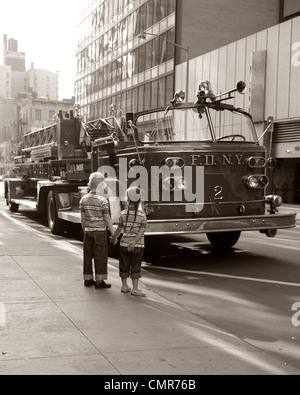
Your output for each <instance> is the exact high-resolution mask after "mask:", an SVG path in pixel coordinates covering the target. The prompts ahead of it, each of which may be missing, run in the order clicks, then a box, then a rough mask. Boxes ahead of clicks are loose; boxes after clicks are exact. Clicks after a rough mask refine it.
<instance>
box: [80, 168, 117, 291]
mask: <svg viewBox="0 0 300 395" xmlns="http://www.w3.org/2000/svg"><path fill="white" fill-rule="evenodd" d="M103 181H104V176H103V175H102V174H101V173H99V172H95V173H92V174H91V175H90V178H89V188H90V192H89V193H88V194H87V195H85V196H84V197H83V198H82V199H81V200H80V209H81V225H82V229H83V232H84V242H83V251H84V254H83V255H84V258H83V277H84V285H85V286H86V287H92V286H95V288H96V289H102V288H110V287H111V284H107V283H106V282H105V281H104V280H106V279H107V261H108V242H107V228H108V229H109V231H110V233H111V234H113V233H114V228H113V225H112V220H111V217H110V214H109V202H108V200H107V199H106V198H104V197H103V196H101V191H103V192H104V188H103V187H104V186H105V184H102V183H103ZM93 260H94V266H95V274H96V277H95V279H96V281H95V280H94V274H93Z"/></svg>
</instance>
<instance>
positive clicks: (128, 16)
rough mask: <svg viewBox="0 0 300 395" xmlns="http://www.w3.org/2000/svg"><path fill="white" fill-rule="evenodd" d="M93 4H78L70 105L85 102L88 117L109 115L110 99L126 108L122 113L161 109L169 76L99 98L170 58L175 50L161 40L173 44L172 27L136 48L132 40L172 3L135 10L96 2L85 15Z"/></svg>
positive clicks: (129, 1)
mask: <svg viewBox="0 0 300 395" xmlns="http://www.w3.org/2000/svg"><path fill="white" fill-rule="evenodd" d="M95 3H96V2H94V3H93V4H92V2H91V3H90V5H89V7H88V4H87V2H84V4H83V5H82V9H83V11H82V16H81V20H82V22H81V23H80V25H79V39H78V51H77V74H78V81H77V82H76V95H77V97H76V100H77V101H79V102H81V103H82V104H83V105H85V106H86V105H88V103H90V104H89V105H88V107H89V108H86V110H87V113H88V117H90V118H91V117H93V116H98V115H101V114H103V115H102V116H108V115H110V113H109V111H110V110H109V106H110V104H111V103H112V99H114V100H116V101H117V102H118V103H119V104H120V106H122V107H124V106H126V108H122V110H123V111H136V110H137V109H140V110H144V109H146V108H155V107H156V106H157V105H159V106H164V105H165V104H167V103H168V102H169V101H170V100H171V97H172V96H173V76H172V75H171V76H169V77H163V78H160V77H159V75H157V74H156V80H154V81H151V82H149V81H145V83H147V86H146V87H145V86H143V85H142V86H141V87H132V88H129V89H128V90H127V91H125V92H121V94H120V97H119V98H118V97H117V96H118V94H115V96H114V97H113V98H111V97H109V98H105V95H107V93H106V91H105V89H107V88H109V87H111V86H113V85H115V84H118V83H120V82H122V81H125V80H127V79H132V78H133V77H134V76H137V75H138V74H140V73H143V72H144V71H146V70H150V69H152V68H153V67H157V66H158V65H160V64H162V63H165V62H167V61H169V60H172V59H174V50H175V47H174V45H172V44H171V43H168V42H167V41H166V40H165V39H168V40H170V41H172V42H174V41H175V29H174V28H172V29H170V30H168V31H167V32H164V33H163V34H161V38H157V37H153V39H151V40H147V42H146V43H141V45H139V46H138V47H137V46H136V42H137V41H136V39H135V38H136V37H137V35H138V34H139V33H140V32H141V31H142V30H146V29H148V28H150V27H151V26H153V25H155V24H157V23H158V22H160V21H161V20H162V19H164V18H166V17H168V16H169V15H171V14H173V13H174V12H175V6H176V0H148V1H147V2H145V3H144V4H142V5H141V6H140V7H138V8H135V7H136V6H135V4H136V1H134V0H114V1H107V0H98V1H97V7H96V9H94V10H93V11H92V12H91V11H90V10H91V9H92V8H93V7H95V5H94V4H95ZM134 39H135V40H134ZM98 92H99V96H98ZM170 93H171V95H170V97H168V96H169V94H170ZM96 94H97V96H96ZM102 95H103V96H102ZM99 97H100V98H103V99H102V100H98V98H99ZM91 101H93V103H91Z"/></svg>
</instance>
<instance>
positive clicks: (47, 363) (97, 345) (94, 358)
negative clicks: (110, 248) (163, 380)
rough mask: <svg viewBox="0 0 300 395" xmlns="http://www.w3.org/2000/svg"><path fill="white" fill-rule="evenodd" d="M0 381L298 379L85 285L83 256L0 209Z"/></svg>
mask: <svg viewBox="0 0 300 395" xmlns="http://www.w3.org/2000/svg"><path fill="white" fill-rule="evenodd" d="M0 225H1V227H0V375H149V376H152V375H208V374H222V375H229V374H230V375H240V374H246V375H259V374H275V375H277V374H284V375H285V374H287V375H288V374H297V375H298V374H299V371H298V370H296V369H294V368H293V367H291V366H286V365H285V364H284V363H283V362H282V361H279V360H276V359H274V358H273V357H269V356H268V355H266V354H265V353H263V352H261V351H260V350H258V349H257V348H255V347H253V346H251V345H249V344H247V343H245V342H244V341H242V340H240V339H238V338H236V337H234V336H232V335H230V334H227V333H224V332H222V331H220V330H218V329H217V328H215V327H213V326H212V325H211V324H209V323H207V322H205V321H204V320H202V319H200V318H199V317H197V316H195V315H194V314H192V313H189V312H188V311H186V310H184V309H182V308H180V307H178V306H177V305H174V304H172V303H170V302H168V301H167V300H165V299H163V298H161V297H160V296H158V295H156V294H155V292H153V291H150V290H148V289H145V290H146V291H147V297H146V298H135V297H133V296H131V295H130V294H129V295H128V294H122V293H121V292H120V279H119V277H118V271H117V269H116V268H114V267H113V266H112V265H109V281H110V282H111V283H112V288H111V289H109V290H95V289H94V288H85V287H84V286H83V281H82V253H81V251H80V249H79V248H77V247H74V246H72V245H71V244H70V243H68V241H67V240H64V239H61V238H57V239H56V240H55V241H53V240H51V239H49V238H48V237H46V236H42V235H40V234H39V233H37V232H36V231H35V230H33V229H31V228H29V227H27V226H24V225H21V224H19V223H18V222H13V221H12V220H11V219H10V216H9V214H5V213H1V212H0Z"/></svg>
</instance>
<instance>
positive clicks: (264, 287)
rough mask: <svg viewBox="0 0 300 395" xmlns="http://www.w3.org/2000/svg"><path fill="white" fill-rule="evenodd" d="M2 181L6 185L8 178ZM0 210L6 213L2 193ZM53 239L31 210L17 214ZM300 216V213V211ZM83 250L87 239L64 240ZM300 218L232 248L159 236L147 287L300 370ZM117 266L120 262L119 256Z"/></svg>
mask: <svg viewBox="0 0 300 395" xmlns="http://www.w3.org/2000/svg"><path fill="white" fill-rule="evenodd" d="M0 184H1V183H0ZM0 210H6V211H7V208H6V206H5V202H4V200H3V198H2V197H1V191H0ZM10 215H12V216H15V217H16V218H18V220H20V221H23V222H25V223H26V224H29V225H30V226H32V227H34V228H35V229H37V230H38V231H39V232H42V233H43V234H46V235H48V236H49V237H50V238H57V236H53V235H52V234H51V233H50V232H49V230H48V228H47V226H46V221H45V219H40V218H37V216H36V215H35V214H34V213H31V212H30V210H26V209H24V210H22V209H21V210H20V212H19V213H11V214H10ZM298 217H299V216H298ZM63 239H64V240H65V242H66V243H68V244H70V243H71V244H72V246H73V247H74V248H82V240H81V237H80V236H78V235H76V232H75V234H66V235H65V237H64V238H63ZM299 239H300V223H299V220H298V223H297V227H296V228H293V229H288V230H279V231H278V235H277V237H276V238H273V239H270V238H267V237H266V236H265V235H262V234H260V233H259V232H244V233H243V234H242V236H241V238H240V240H239V241H238V243H237V244H236V246H235V247H234V248H233V249H232V251H230V252H228V253H217V252H216V251H214V250H213V249H212V247H211V246H210V243H209V242H208V240H207V238H206V236H204V235H200V236H194V237H186V236H181V237H176V238H172V239H170V238H167V237H163V238H159V239H155V240H153V241H152V245H153V246H155V254H154V255H153V254H152V256H151V257H147V256H146V257H145V262H144V264H143V279H142V281H143V284H144V285H145V287H147V288H148V289H151V290H153V291H154V292H155V293H157V294H160V295H161V296H163V297H164V298H166V299H167V300H170V301H172V302H174V303H176V304H178V305H180V306H181V307H183V308H184V309H186V310H187V311H190V312H192V313H194V314H195V315H197V316H199V317H201V318H203V319H205V320H206V321H208V322H210V323H212V324H214V325H215V326H217V327H219V328H220V329H221V330H225V331H226V332H228V333H231V334H233V335H236V336H238V337H239V338H241V339H243V340H244V341H246V342H248V343H249V344H251V345H254V346H255V347H257V349H258V350H263V351H265V352H266V353H268V354H274V355H275V356H276V357H277V358H278V359H280V360H282V361H283V362H284V363H286V364H288V365H292V366H294V367H296V368H299V369H300V261H299V256H300V255H299V252H300V245H299ZM110 264H111V265H114V266H117V265H118V262H117V260H113V259H112V260H111V261H110Z"/></svg>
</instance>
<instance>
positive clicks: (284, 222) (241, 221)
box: [145, 213, 297, 236]
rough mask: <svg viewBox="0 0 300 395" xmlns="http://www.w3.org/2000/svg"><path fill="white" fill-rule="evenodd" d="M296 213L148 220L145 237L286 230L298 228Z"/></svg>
mask: <svg viewBox="0 0 300 395" xmlns="http://www.w3.org/2000/svg"><path fill="white" fill-rule="evenodd" d="M296 216H297V214H296V213H288V214H272V215H271V214H269V215H255V216H253V215H252V216H243V217H242V216H238V217H223V218H220V217H216V218H193V219H190V220H186V219H184V220H183V219H179V220H171V219H164V220H148V224H147V231H146V233H145V235H147V236H156V235H167V234H170V235H172V234H173V235H174V234H197V233H198V234H200V233H215V232H237V231H240V232H242V231H250V230H259V231H261V230H268V229H286V228H293V227H295V226H296Z"/></svg>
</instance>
